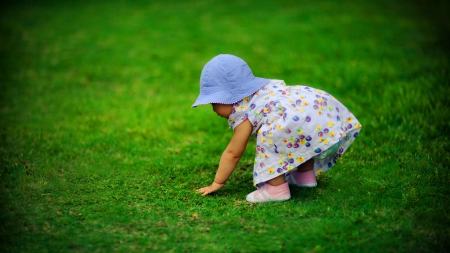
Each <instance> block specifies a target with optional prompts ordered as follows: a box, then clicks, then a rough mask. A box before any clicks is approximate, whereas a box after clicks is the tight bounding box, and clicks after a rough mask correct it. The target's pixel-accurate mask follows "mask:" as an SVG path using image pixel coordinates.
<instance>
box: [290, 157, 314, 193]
mask: <svg viewBox="0 0 450 253" xmlns="http://www.w3.org/2000/svg"><path fill="white" fill-rule="evenodd" d="M286 179H287V181H288V182H289V184H290V185H295V186H297V187H300V188H311V187H316V186H317V181H316V175H315V173H314V158H311V159H309V160H308V161H306V162H304V163H302V164H301V165H300V166H298V168H297V170H296V171H293V172H292V173H290V174H289V175H288V176H287V178H286Z"/></svg>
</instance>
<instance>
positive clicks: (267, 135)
mask: <svg viewBox="0 0 450 253" xmlns="http://www.w3.org/2000/svg"><path fill="white" fill-rule="evenodd" d="M247 119H248V120H250V122H251V123H252V124H253V132H252V135H253V136H254V137H256V138H257V143H256V144H257V148H256V149H257V150H256V156H255V165H254V169H253V178H254V183H255V185H257V186H260V185H261V184H262V183H264V182H266V181H267V180H270V179H272V178H275V177H277V176H279V175H281V174H284V173H287V172H289V171H292V170H294V169H296V168H297V167H298V166H299V165H300V164H302V163H304V162H305V161H307V160H309V159H311V158H314V160H315V164H314V171H315V173H316V174H321V173H322V172H324V171H326V170H328V169H329V168H331V167H332V166H333V165H334V164H335V163H336V161H337V160H338V159H339V158H340V157H341V155H342V154H343V153H344V152H345V151H346V150H347V148H348V147H349V146H350V144H351V143H352V142H353V140H354V139H355V138H356V136H357V135H358V133H359V131H360V130H361V124H360V123H359V122H358V120H357V119H356V118H355V116H354V115H353V114H352V113H351V112H350V111H349V110H348V109H347V108H346V107H345V106H344V105H343V104H342V103H340V102H339V101H338V100H336V99H335V98H334V97H333V96H331V95H330V94H328V93H326V92H324V91H322V90H318V89H315V88H311V87H308V86H301V85H297V86H286V84H285V83H284V81H282V80H271V81H270V82H269V83H268V84H266V85H265V86H264V87H262V88H261V89H260V90H258V91H257V92H256V93H254V94H253V95H251V96H248V97H246V98H244V99H242V100H240V101H238V102H237V103H235V104H234V105H233V111H232V113H231V115H230V117H229V118H228V123H229V125H230V128H232V129H234V128H235V127H236V126H238V125H239V124H240V123H242V122H243V121H245V120H247Z"/></svg>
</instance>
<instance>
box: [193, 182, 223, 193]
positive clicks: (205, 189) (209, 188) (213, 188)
mask: <svg viewBox="0 0 450 253" xmlns="http://www.w3.org/2000/svg"><path fill="white" fill-rule="evenodd" d="M223 185H224V184H218V183H216V182H213V183H212V184H211V185H210V186H206V187H203V188H200V189H198V190H197V191H198V192H200V193H201V194H202V195H203V196H205V195H208V194H210V193H213V192H215V191H217V190H219V189H220V188H222V186H223Z"/></svg>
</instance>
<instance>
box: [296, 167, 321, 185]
mask: <svg viewBox="0 0 450 253" xmlns="http://www.w3.org/2000/svg"><path fill="white" fill-rule="evenodd" d="M292 175H293V176H294V179H295V182H297V184H313V183H316V175H315V174H314V170H308V171H305V172H299V171H294V172H293V173H292Z"/></svg>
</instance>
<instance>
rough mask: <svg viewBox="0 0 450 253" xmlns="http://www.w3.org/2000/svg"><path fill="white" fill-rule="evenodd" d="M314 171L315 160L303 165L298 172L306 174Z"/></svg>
mask: <svg viewBox="0 0 450 253" xmlns="http://www.w3.org/2000/svg"><path fill="white" fill-rule="evenodd" d="M312 169H314V158H311V159H309V160H308V161H306V162H304V163H302V164H301V165H300V166H298V168H297V171H298V172H305V171H308V170H312Z"/></svg>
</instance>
